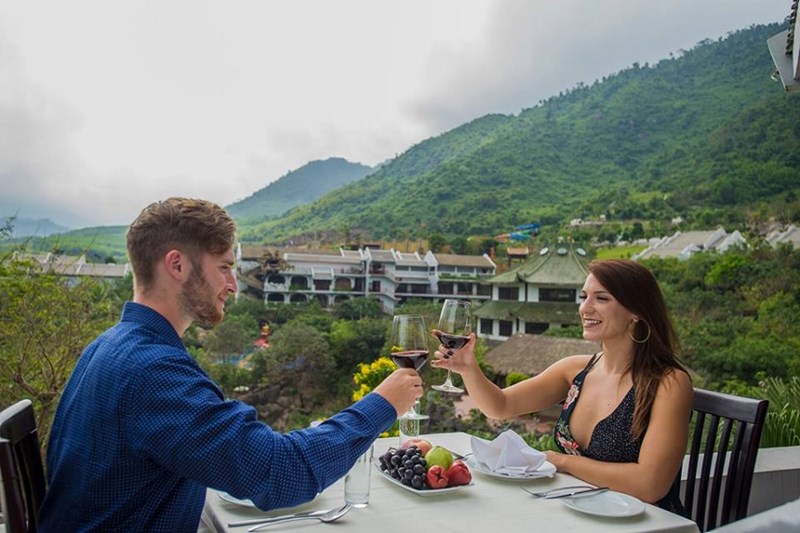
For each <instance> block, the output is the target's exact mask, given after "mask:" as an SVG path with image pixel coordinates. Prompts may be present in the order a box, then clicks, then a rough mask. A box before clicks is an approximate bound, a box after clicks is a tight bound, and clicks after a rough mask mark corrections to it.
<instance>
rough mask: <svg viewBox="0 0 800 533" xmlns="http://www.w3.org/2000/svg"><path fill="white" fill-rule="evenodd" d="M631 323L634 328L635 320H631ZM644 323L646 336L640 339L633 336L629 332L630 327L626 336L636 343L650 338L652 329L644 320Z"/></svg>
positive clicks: (642, 342)
mask: <svg viewBox="0 0 800 533" xmlns="http://www.w3.org/2000/svg"><path fill="white" fill-rule="evenodd" d="M632 324H633V327H634V328H635V327H636V322H632ZM644 325H645V326H647V336H646V337H645V338H644V339H642V340H639V339H636V338H634V336H633V333H631V330H630V329H629V330H628V337H630V338H631V340H632V341H633V342H635V343H636V344H644V343H646V342H647V341H648V340H650V334H651V333H652V330H651V329H650V324H648V323H647V322H645V323H644ZM631 329H633V328H631Z"/></svg>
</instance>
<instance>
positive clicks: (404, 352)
mask: <svg viewBox="0 0 800 533" xmlns="http://www.w3.org/2000/svg"><path fill="white" fill-rule="evenodd" d="M429 351H430V350H429V349H428V332H427V331H426V329H425V319H424V318H423V317H422V316H419V315H396V316H395V317H394V319H393V320H392V344H391V350H390V353H389V355H390V357H391V358H392V361H394V364H395V365H397V366H398V367H399V368H413V369H415V370H416V371H417V372H419V369H420V368H422V365H424V364H425V361H427V360H428V353H429ZM418 407H419V399H418V400H417V401H416V402H415V403H414V405H413V406H412V407H411V409H409V410H408V411H407V412H406V413H405V414H403V415H402V416H401V417H400V418H403V419H410V420H424V419H428V418H430V417H429V416H428V415H424V414H420V413H419V412H418V410H417V408H418Z"/></svg>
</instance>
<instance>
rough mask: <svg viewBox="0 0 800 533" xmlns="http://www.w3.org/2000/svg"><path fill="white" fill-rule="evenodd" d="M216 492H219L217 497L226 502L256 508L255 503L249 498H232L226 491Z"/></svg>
mask: <svg viewBox="0 0 800 533" xmlns="http://www.w3.org/2000/svg"><path fill="white" fill-rule="evenodd" d="M217 494H219V498H220V499H221V500H224V501H226V502H228V503H235V504H236V505H241V506H243V507H252V508H254V509H255V508H256V505H255V504H254V503H253V502H252V501H251V500H240V499H239V498H234V497H233V496H231V495H230V494H228V493H227V492H222V491H219V492H217Z"/></svg>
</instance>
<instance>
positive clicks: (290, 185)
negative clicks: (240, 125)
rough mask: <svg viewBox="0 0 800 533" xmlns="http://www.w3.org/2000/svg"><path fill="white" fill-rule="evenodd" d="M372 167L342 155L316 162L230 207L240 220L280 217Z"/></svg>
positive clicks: (228, 208)
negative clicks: (343, 157) (351, 160)
mask: <svg viewBox="0 0 800 533" xmlns="http://www.w3.org/2000/svg"><path fill="white" fill-rule="evenodd" d="M372 170H373V169H372V168H371V167H368V166H366V165H362V164H360V163H351V162H350V161H347V160H346V159H342V158H340V157H331V158H329V159H326V160H324V161H312V162H310V163H307V164H305V165H303V166H302V167H300V168H298V169H297V170H293V171H291V172H289V173H287V174H285V175H284V176H282V177H281V178H279V179H278V180H276V181H274V182H272V183H270V184H269V185H267V186H266V187H264V188H263V189H260V190H258V191H256V192H255V193H253V194H252V195H250V196H248V197H247V198H245V199H243V200H239V201H238V202H235V203H233V204H231V205H229V206H227V207H226V209H227V211H228V212H229V213H230V214H231V216H233V217H234V218H235V219H237V221H238V222H245V223H246V222H248V221H259V220H264V219H268V218H273V217H277V216H280V215H282V214H283V213H285V212H286V211H288V210H289V209H291V208H293V207H295V206H298V205H301V204H307V203H310V202H313V201H314V200H317V199H319V198H320V197H322V196H323V195H324V194H325V193H328V192H330V191H332V190H334V189H336V188H338V187H341V186H342V185H345V184H347V183H350V182H353V181H356V180H359V179H361V178H363V177H364V176H366V175H367V174H369V173H370V172H372Z"/></svg>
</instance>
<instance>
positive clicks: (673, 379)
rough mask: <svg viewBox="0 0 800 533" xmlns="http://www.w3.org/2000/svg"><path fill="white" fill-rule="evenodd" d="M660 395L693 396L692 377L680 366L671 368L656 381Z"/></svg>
mask: <svg viewBox="0 0 800 533" xmlns="http://www.w3.org/2000/svg"><path fill="white" fill-rule="evenodd" d="M657 394H658V395H660V396H683V397H692V396H694V387H693V385H692V378H691V377H689V374H688V373H686V372H685V371H683V370H682V369H680V368H673V369H671V370H669V371H667V372H665V373H664V374H663V375H662V376H661V379H660V380H659V383H658V393H657Z"/></svg>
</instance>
